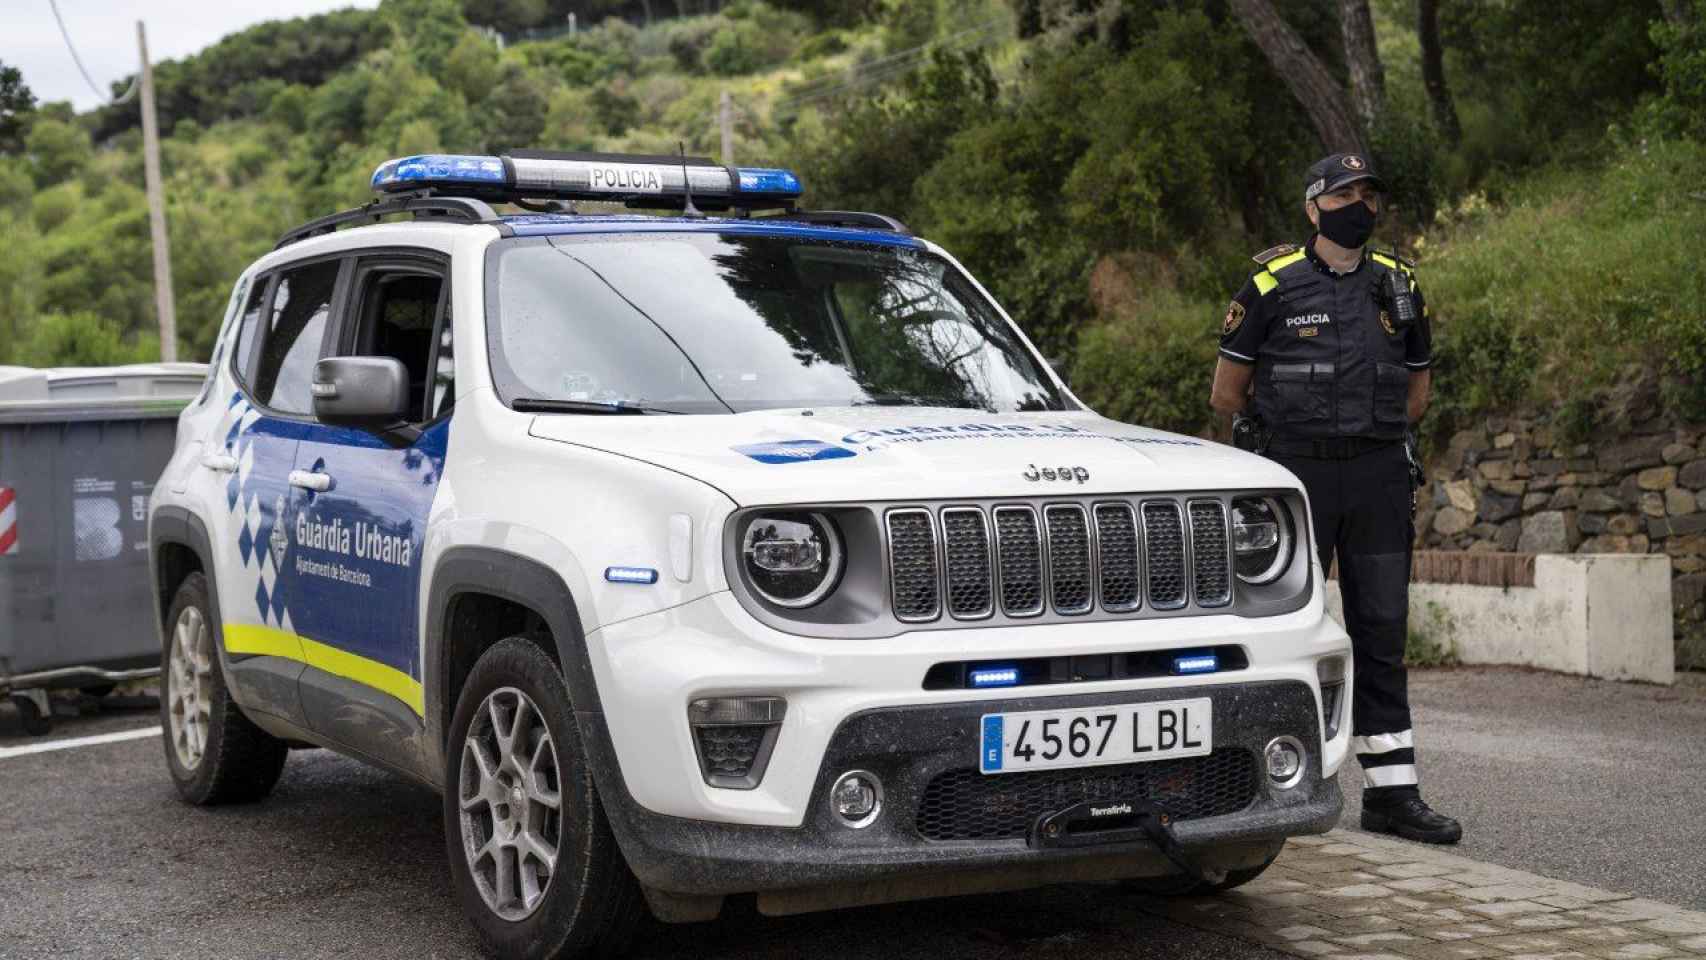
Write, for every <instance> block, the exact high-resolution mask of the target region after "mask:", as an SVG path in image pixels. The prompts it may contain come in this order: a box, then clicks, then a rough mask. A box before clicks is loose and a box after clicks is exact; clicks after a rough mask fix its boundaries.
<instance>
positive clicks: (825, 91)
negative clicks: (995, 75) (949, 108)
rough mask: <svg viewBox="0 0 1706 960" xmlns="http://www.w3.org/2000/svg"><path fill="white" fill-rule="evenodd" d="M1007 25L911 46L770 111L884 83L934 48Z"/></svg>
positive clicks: (992, 23) (994, 23)
mask: <svg viewBox="0 0 1706 960" xmlns="http://www.w3.org/2000/svg"><path fill="white" fill-rule="evenodd" d="M1004 25H1005V21H1004V20H1002V19H1000V18H997V19H994V20H989V21H986V22H984V23H982V24H979V25H977V26H973V27H968V28H966V29H964V30H960V31H958V32H955V33H951V34H949V35H948V36H946V37H941V38H939V39H936V40H931V41H929V42H927V43H921V44H919V45H918V46H916V47H909V48H908V49H905V50H902V51H900V52H898V53H893V54H890V55H889V56H886V57H882V58H880V59H877V60H873V61H871V62H870V63H867V64H864V65H862V66H857V67H854V68H853V69H852V70H851V71H849V79H846V80H844V81H843V82H840V83H835V84H830V85H828V86H825V85H824V84H823V83H821V82H820V83H819V84H818V85H816V86H814V87H807V88H806V89H805V90H804V91H802V92H800V93H797V94H795V95H794V96H792V97H788V98H787V99H785V100H779V101H777V102H776V103H775V104H774V105H772V106H771V108H770V109H771V110H772V111H776V110H780V109H782V108H784V107H789V106H794V105H796V104H802V103H810V102H812V101H815V100H822V99H824V98H825V97H829V96H832V95H834V94H836V93H839V92H841V91H843V90H847V89H850V88H852V87H857V86H861V85H863V84H866V83H870V82H872V81H875V80H881V79H883V78H885V77H890V76H895V75H897V74H902V73H905V72H907V71H908V70H911V69H913V68H914V67H915V66H917V63H918V61H920V60H922V59H924V57H925V56H926V55H927V54H928V53H929V52H930V51H931V50H932V49H934V48H937V47H948V46H954V45H958V44H959V43H960V41H961V40H962V39H964V38H968V37H970V36H971V35H975V34H982V33H989V32H990V31H993V30H994V29H995V28H997V27H1000V26H1004ZM995 39H996V38H995V37H993V36H986V37H980V38H978V39H977V41H976V42H975V43H972V44H970V45H969V49H976V48H978V47H984V46H988V45H989V44H990V43H991V42H992V41H994V40H995ZM873 68H877V69H873Z"/></svg>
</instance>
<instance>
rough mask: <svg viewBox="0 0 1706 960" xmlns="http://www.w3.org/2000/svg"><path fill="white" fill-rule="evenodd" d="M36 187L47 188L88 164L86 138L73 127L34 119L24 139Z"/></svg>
mask: <svg viewBox="0 0 1706 960" xmlns="http://www.w3.org/2000/svg"><path fill="white" fill-rule="evenodd" d="M24 150H25V152H27V153H28V154H29V157H30V167H31V174H32V175H33V176H34V177H35V181H36V186H38V187H50V186H52V185H54V184H56V183H60V182H62V181H64V180H66V179H67V178H69V177H72V176H74V175H75V174H76V173H77V172H78V171H79V170H82V169H83V165H84V164H86V163H88V162H89V155H90V153H91V152H92V148H91V147H90V145H89V135H88V134H87V133H84V132H83V128H82V127H80V126H77V125H76V124H75V123H68V122H66V121H64V120H55V119H48V118H45V117H41V118H37V119H36V121H35V123H33V124H31V125H30V132H29V135H28V136H27V137H26V138H25V139H24Z"/></svg>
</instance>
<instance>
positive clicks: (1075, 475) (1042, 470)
mask: <svg viewBox="0 0 1706 960" xmlns="http://www.w3.org/2000/svg"><path fill="white" fill-rule="evenodd" d="M1026 466H1027V467H1029V468H1030V469H1028V470H1026V471H1025V472H1024V473H1022V474H1020V476H1022V477H1024V478H1025V479H1026V480H1030V481H1032V482H1035V481H1038V480H1076V481H1078V482H1079V483H1088V482H1090V471H1088V470H1086V469H1084V468H1083V467H1039V466H1037V465H1036V464H1034V463H1031V464H1026Z"/></svg>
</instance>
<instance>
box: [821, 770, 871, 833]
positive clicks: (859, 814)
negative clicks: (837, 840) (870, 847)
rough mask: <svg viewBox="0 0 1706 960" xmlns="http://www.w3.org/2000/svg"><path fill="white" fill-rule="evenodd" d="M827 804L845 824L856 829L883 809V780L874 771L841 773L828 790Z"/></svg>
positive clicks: (866, 824)
mask: <svg viewBox="0 0 1706 960" xmlns="http://www.w3.org/2000/svg"><path fill="white" fill-rule="evenodd" d="M829 805H830V806H831V807H834V808H835V814H836V816H838V817H840V818H841V822H842V823H843V824H845V825H846V826H849V827H852V828H854V829H858V828H860V827H864V826H868V825H870V823H871V822H872V821H874V820H876V819H877V814H879V813H881V812H882V809H883V782H882V781H881V780H878V779H877V775H876V774H874V773H867V772H865V771H863V770H854V771H852V772H850V773H844V774H842V775H841V779H839V780H837V781H835V787H834V788H833V789H831V790H830V791H829Z"/></svg>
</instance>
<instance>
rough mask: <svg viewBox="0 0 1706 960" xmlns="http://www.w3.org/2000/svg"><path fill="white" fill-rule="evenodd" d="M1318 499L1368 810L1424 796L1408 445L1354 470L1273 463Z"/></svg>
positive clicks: (1351, 464)
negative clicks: (1416, 702) (1412, 625)
mask: <svg viewBox="0 0 1706 960" xmlns="http://www.w3.org/2000/svg"><path fill="white" fill-rule="evenodd" d="M1273 459H1274V460H1275V461H1277V462H1278V463H1280V464H1281V465H1282V466H1284V467H1285V468H1286V469H1288V470H1290V471H1291V472H1292V473H1295V474H1297V477H1298V479H1300V480H1302V481H1303V486H1304V489H1305V490H1306V491H1308V493H1309V509H1310V514H1311V517H1312V518H1313V522H1314V527H1315V543H1316V546H1317V548H1318V549H1319V550H1320V554H1321V569H1322V570H1323V571H1326V570H1328V569H1329V568H1331V567H1332V565H1333V558H1334V557H1335V556H1337V557H1338V559H1339V587H1340V590H1341V593H1342V595H1343V597H1344V603H1345V630H1346V632H1347V633H1349V634H1350V635H1351V647H1352V650H1353V658H1352V663H1353V666H1354V667H1355V672H1356V676H1355V688H1354V689H1353V690H1352V692H1351V749H1352V750H1353V751H1354V752H1355V753H1356V755H1357V761H1358V762H1359V763H1361V764H1362V769H1363V802H1364V803H1365V804H1369V805H1375V806H1379V805H1381V804H1389V803H1394V802H1397V801H1400V800H1403V799H1404V798H1405V797H1412V796H1417V795H1418V788H1417V777H1416V748H1415V736H1414V734H1413V733H1412V731H1411V729H1410V694H1409V681H1408V677H1407V675H1406V673H1405V670H1404V639H1405V635H1406V634H1407V632H1408V629H1409V609H1410V593H1409V590H1410V542H1411V539H1412V536H1413V534H1412V519H1411V516H1410V472H1409V464H1408V461H1406V459H1405V457H1404V447H1403V445H1402V444H1398V443H1394V444H1393V445H1391V446H1389V447H1381V448H1378V449H1375V450H1371V451H1369V452H1367V453H1364V454H1362V455H1361V456H1357V457H1352V458H1350V459H1348V460H1318V459H1314V458H1311V457H1297V456H1279V455H1275V456H1273Z"/></svg>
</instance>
